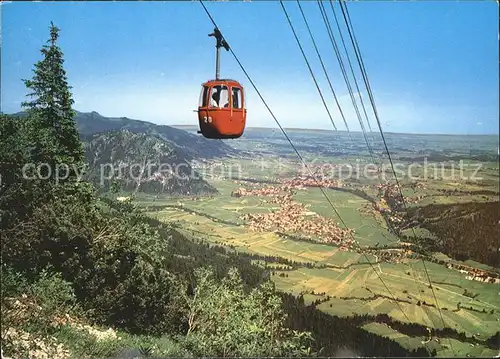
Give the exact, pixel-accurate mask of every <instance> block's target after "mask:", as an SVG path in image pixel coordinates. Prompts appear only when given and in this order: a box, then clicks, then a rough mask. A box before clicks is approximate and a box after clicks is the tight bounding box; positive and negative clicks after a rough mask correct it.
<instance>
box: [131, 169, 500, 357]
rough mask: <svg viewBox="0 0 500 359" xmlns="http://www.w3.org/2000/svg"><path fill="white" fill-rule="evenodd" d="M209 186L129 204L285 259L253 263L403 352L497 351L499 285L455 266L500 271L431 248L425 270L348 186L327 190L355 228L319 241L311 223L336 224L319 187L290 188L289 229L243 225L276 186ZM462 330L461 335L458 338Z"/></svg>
mask: <svg viewBox="0 0 500 359" xmlns="http://www.w3.org/2000/svg"><path fill="white" fill-rule="evenodd" d="M250 176H251V174H250ZM256 182H258V181H256ZM211 184H212V185H214V186H215V187H216V188H217V189H218V190H219V191H220V194H219V195H216V196H212V197H211V198H204V197H200V198H187V197H182V198H181V197H179V198H167V197H153V196H142V197H138V198H137V199H136V200H135V202H137V203H138V204H140V205H141V206H143V207H144V209H145V211H147V213H148V215H150V216H152V217H154V218H156V219H158V220H161V221H169V222H172V221H174V222H177V223H178V224H180V226H181V228H182V229H181V231H182V232H183V233H184V234H185V235H186V236H188V237H193V238H197V239H203V240H205V241H207V242H210V243H217V244H222V245H225V246H228V247H231V248H234V249H235V250H237V251H241V252H246V253H253V254H257V255H260V256H268V257H269V258H271V257H273V258H281V259H286V260H288V261H289V263H290V264H289V265H284V264H283V263H278V262H279V261H274V262H273V260H272V259H269V260H267V261H265V262H264V261H261V263H260V264H261V265H263V266H265V267H266V268H267V269H268V270H269V272H270V274H271V276H272V279H273V280H274V281H275V283H276V284H277V286H278V288H280V289H281V290H282V291H285V292H289V293H293V294H294V295H303V297H304V300H305V301H306V302H309V303H313V302H314V303H316V306H317V307H318V308H319V309H321V310H322V311H324V312H326V313H329V314H332V315H335V316H340V317H350V316H353V315H355V314H358V315H368V316H369V318H371V319H370V320H368V322H367V323H366V324H364V325H363V328H364V329H365V330H367V331H370V332H373V333H376V334H379V335H382V336H385V337H388V338H391V339H393V340H394V341H396V342H398V343H400V344H401V345H403V346H404V347H406V348H408V349H415V348H418V347H427V348H429V349H431V350H432V349H436V350H437V352H438V355H439V356H451V355H457V356H465V355H467V356H475V357H477V356H490V357H491V356H494V355H496V354H498V350H496V349H494V346H493V347H492V345H491V344H488V343H487V339H488V338H490V337H491V336H493V335H494V334H495V333H496V332H497V331H498V328H499V325H500V324H499V322H500V301H499V300H498V299H499V294H500V293H499V289H498V283H496V284H494V283H484V282H480V281H477V280H471V279H470V276H469V275H468V274H467V272H466V271H463V270H462V271H460V270H459V269H457V268H458V267H460V266H466V267H467V268H476V269H483V270H486V271H491V272H496V271H497V269H495V268H492V267H490V266H487V265H482V264H479V263H477V262H474V261H468V262H467V263H463V262H460V261H456V260H452V259H451V258H449V257H447V256H446V255H444V254H441V253H435V255H434V257H435V259H436V261H434V262H425V266H426V270H427V273H428V276H427V274H426V272H425V270H424V264H423V262H422V260H421V259H419V258H418V257H415V256H411V255H408V253H411V251H408V250H407V249H406V247H405V245H406V243H401V242H400V240H399V239H398V237H396V236H395V235H393V234H391V233H390V232H389V231H388V230H387V222H386V221H384V218H383V217H382V215H381V214H380V213H378V212H377V211H373V210H370V209H371V208H373V203H370V201H369V200H368V199H366V198H362V197H360V196H359V195H356V194H354V193H352V192H349V191H339V190H331V189H329V190H327V193H328V196H329V197H330V199H331V200H332V202H333V204H334V206H335V207H336V208H337V210H338V212H339V214H340V215H341V217H342V218H343V220H344V221H345V224H346V225H347V227H348V228H350V229H352V230H354V233H353V235H354V238H355V241H356V243H357V245H356V246H355V245H354V244H353V243H349V241H347V242H345V241H342V240H338V241H337V242H335V241H333V240H332V241H330V242H327V243H325V241H324V240H323V241H322V240H321V239H322V238H324V235H321V234H317V233H314V231H312V230H309V233H308V231H307V229H308V228H309V229H311V228H313V227H312V224H314V222H317V221H319V220H321V219H322V218H330V219H333V220H334V221H336V222H339V220H338V217H336V216H335V213H334V212H333V211H332V209H331V208H330V206H329V204H328V203H327V202H326V200H325V199H324V197H323V195H322V193H321V192H320V190H319V189H318V188H304V189H301V190H296V191H294V192H292V195H291V199H290V201H293V202H294V203H297V204H299V205H301V206H302V208H303V209H304V210H303V213H302V214H296V213H295V214H293V213H292V214H290V213H287V212H282V213H281V216H282V217H281V222H282V224H283V223H289V225H290V226H292V227H293V229H294V231H295V232H294V231H287V230H286V226H285V225H282V226H281V227H280V228H274V229H273V228H271V227H269V226H267V227H266V226H264V225H261V226H260V227H261V228H256V226H255V225H252V226H251V225H249V224H251V221H249V220H248V219H249V218H250V219H251V218H258V220H257V221H256V222H257V223H259V221H261V222H262V221H265V220H266V217H265V216H266V215H268V216H269V215H270V214H272V213H275V212H276V211H278V210H280V208H281V209H282V207H283V206H284V204H283V203H282V202H280V201H276V197H277V196H279V194H278V193H271V194H268V193H269V192H272V191H269V185H268V184H259V183H253V184H249V183H244V182H242V181H234V180H228V179H213V180H212V181H211ZM242 187H243V188H247V194H244V195H238V196H235V191H238V190H239V189H241V188H242ZM358 187H359V188H361V186H358ZM445 187H446V186H445ZM263 188H264V189H263ZM265 188H268V190H267V192H268V193H267V194H266V190H265ZM259 189H260V191H261V192H262V193H259V192H258V190H259ZM252 190H253V191H254V192H251V191H252ZM255 191H257V192H255ZM429 191H430V190H429V189H427V194H429ZM243 192H244V191H243ZM365 192H368V193H369V190H368V191H365ZM435 192H436V193H437V192H438V191H437V189H436V190H435ZM248 193H250V195H248ZM424 197H425V198H428V197H426V196H422V199H420V200H421V202H422V201H425V198H424ZM373 198H375V196H373ZM469 199H470V198H469ZM489 200H491V198H486V199H484V201H489ZM457 202H459V201H457ZM256 214H258V215H260V217H258V216H257V217H256ZM252 216H253V217H252ZM301 216H302V217H301ZM298 217H301V218H302V219H298ZM304 218H305V219H304ZM275 220H276V218H275ZM301 221H303V222H304V223H309V224H308V225H305V227H304V228H302V227H300V225H301V224H298V223H299V222H300V223H302V222H301ZM283 227H284V228H283ZM340 227H342V226H340V225H339V228H340ZM419 230H421V231H425V230H424V229H419ZM297 232H301V233H297ZM359 247H361V249H359ZM391 251H392V252H391ZM438 259H439V260H440V261H441V262H439V261H438ZM429 278H430V280H431V282H432V289H431V288H430V286H429ZM468 278H469V279H468ZM379 314H386V315H387V316H388V317H389V318H390V320H389V321H387V320H385V319H384V320H385V322H384V320H382V319H381V318H377V315H379ZM384 318H385V317H384ZM391 321H396V322H398V323H406V324H409V326H408V328H410V327H411V325H417V326H420V327H425V328H428V329H429V333H432V334H430V335H425V334H424V335H422V334H420V335H415V334H412V332H411V330H410V329H408V328H406V327H405V328H403V327H401V325H400V327H401V328H399V327H397V325H394V323H392V322H391ZM443 328H449V329H452V331H449V330H443ZM459 333H463V334H462V336H461V337H460V336H459Z"/></svg>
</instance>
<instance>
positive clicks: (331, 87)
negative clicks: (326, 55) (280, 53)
mask: <svg viewBox="0 0 500 359" xmlns="http://www.w3.org/2000/svg"><path fill="white" fill-rule="evenodd" d="M297 4H298V6H299V9H300V12H301V14H302V18H303V19H304V22H305V24H306V27H307V30H308V32H309V36H310V38H311V41H312V43H313V46H314V49H315V50H316V54H317V55H318V58H319V61H320V62H321V66H322V67H323V71H324V73H325V76H326V79H327V80H328V84H329V85H330V89H331V91H332V93H333V96H334V98H335V101H336V103H337V106H338V109H339V111H340V114H341V116H342V118H343V120H344V124H345V126H346V128H347V131H348V132H349V127H348V125H347V122H346V118H345V116H344V113H343V111H342V107H341V106H340V103H339V102H338V99H337V96H336V94H335V90H334V89H333V86H332V84H331V81H330V77H329V76H328V72H327V70H326V68H325V65H324V62H323V59H322V57H321V54H320V52H319V49H318V47H317V45H316V41H315V40H314V36H313V34H312V31H311V28H310V26H309V22H308V21H307V18H306V16H305V14H304V11H303V9H302V6H301V5H300V1H299V0H297ZM325 12H326V11H325ZM337 27H338V21H337ZM339 31H340V28H339ZM341 37H342V33H341ZM342 42H343V44H344V49H346V46H345V42H344V40H343V37H342ZM299 46H300V43H299ZM346 54H347V50H346ZM347 58H348V61H349V66H350V68H351V72H352V74H353V77H354V81H355V82H356V88H357V90H358V93H359V87H358V84H357V81H356V77H355V75H354V71H353V69H352V64H351V61H350V59H349V55H348V54H347ZM337 59H339V61H342V60H341V59H340V58H339V57H338V56H337ZM362 106H363V110H364V112H365V116H366V109H365V108H364V104H363V102H362ZM367 120H368V118H367ZM368 125H369V122H368ZM370 131H371V127H370ZM349 137H350V138H351V141H353V142H354V140H353V138H352V137H351V136H349ZM372 159H373V161H375V160H374V158H373V157H372ZM389 226H390V227H391V230H392V231H393V233H396V232H395V231H394V228H393V227H392V224H391V223H390V222H389ZM384 237H385V236H384ZM385 238H386V237H385ZM386 239H387V240H389V242H394V241H392V240H390V239H389V238H386Z"/></svg>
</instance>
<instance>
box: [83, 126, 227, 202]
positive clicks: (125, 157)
mask: <svg viewBox="0 0 500 359" xmlns="http://www.w3.org/2000/svg"><path fill="white" fill-rule="evenodd" d="M82 140H83V143H84V148H85V158H86V160H87V162H88V164H89V168H88V171H87V174H86V176H85V178H86V179H88V180H89V181H91V182H92V183H94V184H95V185H96V186H98V187H100V188H101V189H103V190H105V191H106V190H109V189H110V187H111V185H112V184H113V183H116V184H118V185H119V188H120V189H121V190H123V191H126V192H145V193H154V194H162V193H164V194H170V195H203V194H215V193H217V192H218V191H217V190H216V189H215V188H214V187H213V186H211V185H210V184H208V183H207V182H206V181H205V180H203V178H202V177H201V175H200V174H199V173H198V172H196V171H195V170H194V169H193V168H192V167H191V164H190V163H189V161H188V160H187V159H186V157H185V155H184V152H183V151H182V150H179V149H178V148H177V147H176V146H173V145H172V144H171V143H169V142H167V141H164V140H162V139H161V138H160V137H159V136H155V135H149V134H144V133H133V132H131V131H130V130H120V131H114V132H105V133H100V134H95V135H90V136H82Z"/></svg>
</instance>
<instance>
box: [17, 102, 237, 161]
mask: <svg viewBox="0 0 500 359" xmlns="http://www.w3.org/2000/svg"><path fill="white" fill-rule="evenodd" d="M14 116H19V117H24V116H26V113H25V112H18V113H16V114H14ZM74 121H75V122H76V125H77V129H78V132H79V134H80V135H81V136H83V137H86V136H88V135H93V134H97V133H102V132H116V131H121V130H128V131H130V132H132V133H137V134H148V135H155V136H157V137H159V138H161V139H163V140H164V141H166V142H167V143H169V144H170V145H171V146H173V147H174V148H176V149H177V150H179V152H180V153H183V155H184V156H185V158H186V160H188V161H191V160H196V159H210V158H219V157H228V156H237V155H239V154H240V151H239V150H236V149H234V148H233V147H231V146H230V145H228V144H227V143H225V142H223V141H217V140H208V139H206V138H204V137H203V136H202V135H195V134H192V133H189V132H187V131H184V130H181V129H178V128H174V127H171V126H167V125H156V124H154V123H151V122H146V121H140V120H133V119H130V118H128V117H105V116H102V115H100V114H99V113H97V112H95V111H92V112H79V111H75V116H74ZM194 121H196V119H194Z"/></svg>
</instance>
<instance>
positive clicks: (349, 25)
mask: <svg viewBox="0 0 500 359" xmlns="http://www.w3.org/2000/svg"><path fill="white" fill-rule="evenodd" d="M342 2H343V1H342V0H339V5H340V9H341V10H342V15H343V17H344V21H345V24H346V26H347V30H348V32H349V37H350V39H351V43H352V45H353V47H354V50H355V54H356V58H357V61H358V65H359V67H360V70H361V74H362V75H363V80H364V82H365V86H366V89H367V92H368V95H369V98H370V102H371V105H372V107H373V113H374V114H375V118H376V120H377V125H378V128H379V131H380V135H381V137H382V141H383V142H384V147H385V150H386V152H387V157H388V158H389V162H390V164H391V168H392V172H393V174H394V178H395V180H396V184H397V186H398V190H399V193H400V195H401V201H402V202H403V206H404V208H405V210H406V212H407V213H408V206H407V204H406V201H405V199H404V195H403V191H402V189H401V186H400V184H399V180H398V177H397V175H396V171H395V169H394V164H393V162H392V158H391V155H390V152H389V148H388V146H387V142H386V140H385V136H384V131H383V130H382V126H381V124H380V118H379V116H378V112H377V108H376V106H375V100H374V99H373V93H372V90H371V87H370V82H369V81H368V76H367V74H366V68H365V66H364V63H363V59H362V56H361V52H360V50H359V45H358V42H357V40H356V37H355V34H354V29H353V28H352V22H351V17H350V15H349V11H348V9H347V5H344V6H345V10H344V6H342ZM351 28H352V31H351ZM411 230H412V232H413V238H414V239H415V240H416V239H417V235H416V233H415V229H414V228H413V227H411ZM421 260H422V264H423V266H424V271H425V274H426V276H427V280H428V281H429V286H430V288H431V291H432V296H433V297H434V301H435V302H436V307H437V309H438V312H439V316H440V318H441V321H442V322H443V326H444V327H446V323H445V321H444V317H443V313H442V311H441V308H440V306H439V303H438V300H437V296H436V292H435V290H434V286H433V285H432V281H431V277H430V275H429V271H428V270H427V266H426V264H425V259H424V257H421ZM449 343H450V347H451V350H452V351H453V354H454V355H456V352H455V350H454V348H453V344H452V342H451V339H449Z"/></svg>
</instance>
